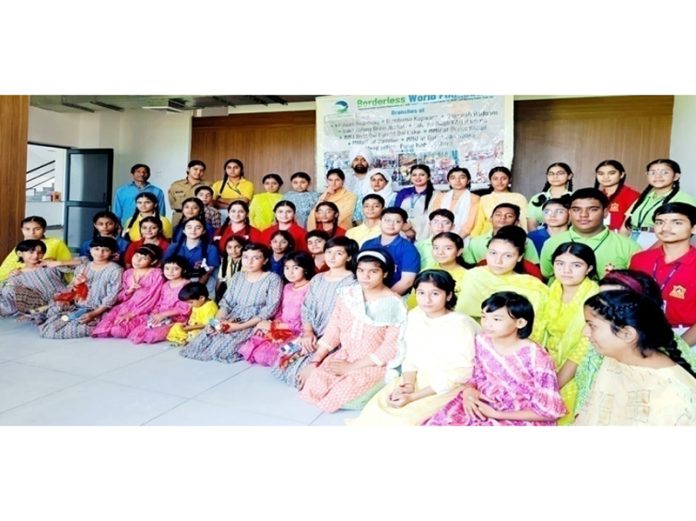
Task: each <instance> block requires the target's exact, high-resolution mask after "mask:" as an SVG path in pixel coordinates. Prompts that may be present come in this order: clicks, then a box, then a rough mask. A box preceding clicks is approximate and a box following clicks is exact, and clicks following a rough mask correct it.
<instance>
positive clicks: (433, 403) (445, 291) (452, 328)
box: [348, 234, 481, 426]
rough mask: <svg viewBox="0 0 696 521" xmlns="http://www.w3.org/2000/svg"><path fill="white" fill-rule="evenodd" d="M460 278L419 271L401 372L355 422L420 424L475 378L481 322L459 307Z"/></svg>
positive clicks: (438, 272) (409, 315) (359, 423)
mask: <svg viewBox="0 0 696 521" xmlns="http://www.w3.org/2000/svg"><path fill="white" fill-rule="evenodd" d="M454 235H455V236H456V237H457V238H458V239H459V240H460V241H461V237H460V236H459V235H456V234H454ZM455 284H456V283H455V280H454V278H453V277H452V276H451V275H450V274H449V273H447V272H446V271H443V270H425V271H422V272H420V273H419V274H418V276H417V277H416V282H415V283H414V288H415V293H416V300H417V302H418V307H417V308H416V309H414V310H412V311H410V312H409V314H408V320H407V324H406V336H405V340H406V357H405V358H404V362H403V364H401V371H402V375H401V378H398V379H395V380H393V381H392V382H391V383H390V384H388V385H387V386H386V387H385V388H383V389H382V390H381V391H380V392H379V393H377V394H376V395H375V396H374V397H373V398H372V399H371V400H370V401H369V402H368V403H367V405H366V406H365V408H364V409H363V411H362V413H361V414H360V416H359V417H358V418H356V419H355V420H352V421H349V422H348V423H349V424H350V425H375V426H380V425H420V424H421V423H422V422H423V421H424V420H427V419H428V418H429V417H430V416H432V415H433V414H435V413H436V412H437V411H438V410H440V409H441V408H442V407H443V406H444V405H446V404H447V403H448V402H449V401H450V400H452V399H453V398H454V397H455V396H456V395H457V394H458V393H459V392H460V391H461V389H462V386H463V385H464V384H465V383H466V382H467V381H468V380H469V379H470V378H471V374H472V371H473V367H474V336H475V334H476V333H477V332H479V331H480V329H481V328H480V327H479V325H478V324H477V323H476V322H475V321H474V320H473V319H471V318H469V317H467V316H466V315H462V314H461V313H455V312H454V307H455V305H456V303H457V296H456V294H455Z"/></svg>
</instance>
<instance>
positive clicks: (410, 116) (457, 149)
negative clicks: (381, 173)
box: [316, 94, 514, 190]
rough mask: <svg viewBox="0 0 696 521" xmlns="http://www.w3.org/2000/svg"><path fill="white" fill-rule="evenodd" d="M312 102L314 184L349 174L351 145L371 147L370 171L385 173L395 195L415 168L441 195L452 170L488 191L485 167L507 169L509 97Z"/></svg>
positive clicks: (510, 149) (367, 98)
mask: <svg viewBox="0 0 696 521" xmlns="http://www.w3.org/2000/svg"><path fill="white" fill-rule="evenodd" d="M316 103H317V109H316V111H317V124H316V128H317V148H316V150H317V157H316V163H317V179H318V180H320V182H321V181H323V177H324V176H323V175H322V174H323V173H325V172H326V171H327V170H329V169H330V168H340V169H342V170H343V171H344V172H346V174H347V175H348V174H349V173H351V172H352V170H351V167H350V162H351V160H352V159H353V158H350V157H348V155H349V150H350V148H351V147H352V146H355V145H361V146H366V147H367V148H369V149H370V152H371V154H372V158H373V161H372V164H370V168H381V169H383V170H386V171H387V172H389V173H390V174H391V178H392V184H393V186H394V188H395V189H399V188H402V187H404V186H408V185H410V184H411V181H410V179H409V169H410V168H411V167H412V166H413V165H416V164H425V165H428V166H429V167H430V171H431V174H432V177H431V179H432V182H433V184H434V185H435V186H436V187H437V188H440V189H446V188H447V172H448V171H449V170H450V169H451V168H452V167H453V166H455V165H458V166H461V167H465V168H467V169H468V170H469V172H471V178H472V186H471V189H472V190H479V189H485V188H488V186H489V183H488V172H489V170H490V169H491V168H493V167H495V166H507V167H510V165H511V164H512V155H513V136H514V130H513V97H512V96H474V95H471V96H467V95H437V94H409V95H399V96H391V95H380V96H324V97H319V98H317V101H316Z"/></svg>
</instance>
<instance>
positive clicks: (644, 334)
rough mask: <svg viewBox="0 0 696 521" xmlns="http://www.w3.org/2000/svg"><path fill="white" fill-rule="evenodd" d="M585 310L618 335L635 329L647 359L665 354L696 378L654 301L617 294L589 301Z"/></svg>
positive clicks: (591, 298)
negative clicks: (629, 329) (654, 353)
mask: <svg viewBox="0 0 696 521" xmlns="http://www.w3.org/2000/svg"><path fill="white" fill-rule="evenodd" d="M585 306H586V307H588V308H590V309H591V310H593V311H594V312H595V313H596V314H597V315H599V316H600V317H602V318H603V319H605V320H607V321H608V322H610V324H611V330H612V332H613V333H614V334H616V333H618V332H619V330H620V329H621V328H623V327H632V328H633V329H635V330H636V333H637V334H638V340H637V342H636V345H637V347H638V350H639V351H640V354H641V356H642V357H643V358H647V357H648V356H650V353H651V352H654V351H657V352H660V353H663V354H665V355H667V356H668V357H669V358H670V360H672V361H673V362H675V363H676V364H678V365H680V366H681V367H682V368H684V369H685V370H686V371H687V372H688V373H689V374H690V375H691V376H693V377H694V378H696V373H694V371H693V369H691V366H690V365H689V363H688V362H687V361H686V360H685V359H684V357H683V356H682V354H681V352H680V351H679V348H678V347H677V341H676V340H675V339H674V331H672V327H671V326H670V325H669V322H667V318H666V317H665V314H664V313H663V311H662V308H660V307H659V306H658V305H657V304H656V303H655V302H654V301H652V300H650V299H648V298H645V297H644V296H642V295H639V294H638V293H635V292H633V291H626V290H613V291H604V292H601V293H598V294H596V295H594V296H592V297H590V298H588V299H587V300H586V301H585Z"/></svg>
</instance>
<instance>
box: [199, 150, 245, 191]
mask: <svg viewBox="0 0 696 521" xmlns="http://www.w3.org/2000/svg"><path fill="white" fill-rule="evenodd" d="M230 163H234V164H235V165H237V166H238V167H239V171H240V174H239V176H240V177H244V163H242V162H241V161H240V160H239V159H235V158H232V159H228V160H227V161H225V166H223V167H222V184H221V185H220V193H219V194H218V196H217V198H216V199H220V197H222V192H224V191H225V185H226V184H227V179H228V178H229V176H228V175H227V165H229V164H230ZM189 168H190V166H189ZM203 168H205V165H203Z"/></svg>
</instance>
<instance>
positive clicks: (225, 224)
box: [216, 199, 251, 237]
mask: <svg viewBox="0 0 696 521" xmlns="http://www.w3.org/2000/svg"><path fill="white" fill-rule="evenodd" d="M234 205H239V206H241V207H242V209H243V210H244V212H245V213H246V219H244V224H245V227H244V233H245V234H246V235H249V232H250V231H251V223H250V222H249V205H248V204H247V203H246V202H245V201H242V200H241V199H239V200H237V201H232V202H231V203H230V204H229V205H227V218H226V219H225V222H223V223H222V226H220V229H219V230H218V232H217V234H216V235H219V236H220V237H222V236H223V235H225V231H226V230H227V228H229V226H230V223H231V222H232V221H231V220H230V213H229V212H230V210H231V209H232V207H233V206H234Z"/></svg>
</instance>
